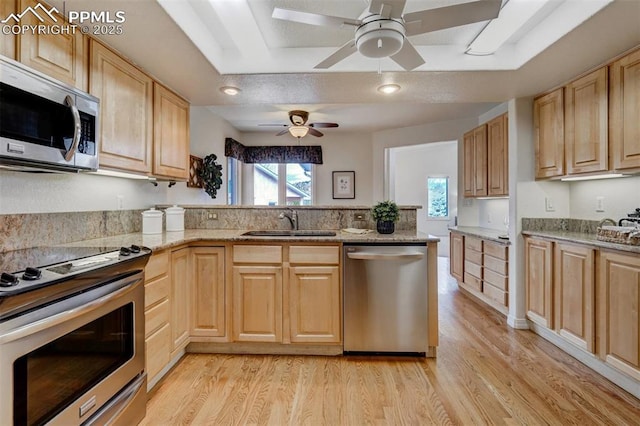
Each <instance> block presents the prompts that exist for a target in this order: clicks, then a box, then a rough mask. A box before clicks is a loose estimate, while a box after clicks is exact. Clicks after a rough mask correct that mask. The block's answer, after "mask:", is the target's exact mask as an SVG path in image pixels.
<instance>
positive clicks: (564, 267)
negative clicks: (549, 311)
mask: <svg viewBox="0 0 640 426" xmlns="http://www.w3.org/2000/svg"><path fill="white" fill-rule="evenodd" d="M554 257H555V259H554V263H553V269H554V288H555V310H554V318H555V329H556V331H558V333H560V335H561V336H562V337H564V338H565V339H566V340H568V341H570V342H571V343H573V344H575V345H577V346H578V347H580V348H582V349H585V350H587V351H589V352H593V351H594V340H595V331H594V322H595V310H594V303H595V288H594V279H595V264H594V259H595V258H594V250H593V249H591V248H588V247H585V246H576V245H572V244H565V243H555V248H554Z"/></svg>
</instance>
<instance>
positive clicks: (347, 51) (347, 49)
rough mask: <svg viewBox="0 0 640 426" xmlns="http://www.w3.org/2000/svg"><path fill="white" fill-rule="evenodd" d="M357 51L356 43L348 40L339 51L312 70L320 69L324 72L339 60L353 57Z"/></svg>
mask: <svg viewBox="0 0 640 426" xmlns="http://www.w3.org/2000/svg"><path fill="white" fill-rule="evenodd" d="M357 51H358V49H357V48H356V41H355V40H350V41H348V42H347V43H346V44H345V45H344V46H342V47H341V48H340V49H338V50H336V51H335V52H334V53H333V54H332V55H331V56H329V57H328V58H327V59H325V60H324V61H322V62H320V63H319V64H318V65H316V66H315V67H313V68H314V69H317V70H318V69H322V70H325V69H327V68H330V67H332V66H334V65H335V64H337V63H338V62H340V61H341V60H343V59H345V58H347V57H349V56H351V55H353V54H354V53H356V52H357Z"/></svg>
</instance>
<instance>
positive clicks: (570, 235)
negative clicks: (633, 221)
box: [522, 231, 640, 253]
mask: <svg viewBox="0 0 640 426" xmlns="http://www.w3.org/2000/svg"><path fill="white" fill-rule="evenodd" d="M522 235H528V236H532V237H540V238H545V239H549V240H556V241H565V242H569V243H576V244H585V245H589V246H592V247H597V248H605V249H611V250H618V251H626V252H631V253H640V246H632V245H630V244H616V243H610V242H608V241H600V240H598V239H597V238H596V235H595V234H587V233H583V232H568V231H522Z"/></svg>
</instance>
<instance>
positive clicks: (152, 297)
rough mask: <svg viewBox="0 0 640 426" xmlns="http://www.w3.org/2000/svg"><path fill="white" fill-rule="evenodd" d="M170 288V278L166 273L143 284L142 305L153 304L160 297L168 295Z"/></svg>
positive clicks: (146, 306)
mask: <svg viewBox="0 0 640 426" xmlns="http://www.w3.org/2000/svg"><path fill="white" fill-rule="evenodd" d="M170 289H171V280H170V279H169V276H168V275H166V276H164V277H162V278H158V279H156V280H153V281H151V282H147V283H146V284H145V285H144V307H145V309H146V308H148V307H149V306H153V305H155V304H156V303H158V302H159V301H161V300H162V299H165V298H167V297H169V291H170Z"/></svg>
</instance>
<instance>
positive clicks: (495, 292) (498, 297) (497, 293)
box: [482, 282, 509, 306]
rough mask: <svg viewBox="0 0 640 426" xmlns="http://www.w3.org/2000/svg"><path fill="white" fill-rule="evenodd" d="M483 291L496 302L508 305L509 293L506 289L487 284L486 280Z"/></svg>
mask: <svg viewBox="0 0 640 426" xmlns="http://www.w3.org/2000/svg"><path fill="white" fill-rule="evenodd" d="M482 292H483V293H484V294H485V296H487V297H488V298H490V299H493V300H495V301H496V302H498V303H500V304H502V305H505V306H506V305H507V303H508V299H509V297H508V296H509V293H507V292H506V291H502V290H500V289H499V288H497V287H494V286H492V285H491V284H487V283H486V282H485V283H484V284H483V286H482Z"/></svg>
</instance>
